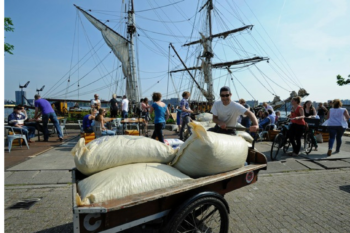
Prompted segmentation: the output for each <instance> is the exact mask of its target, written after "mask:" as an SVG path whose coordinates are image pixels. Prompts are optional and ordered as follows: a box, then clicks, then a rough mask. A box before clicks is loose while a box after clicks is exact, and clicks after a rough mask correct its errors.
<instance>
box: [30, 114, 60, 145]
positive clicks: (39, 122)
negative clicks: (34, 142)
mask: <svg viewBox="0 0 350 233" xmlns="http://www.w3.org/2000/svg"><path fill="white" fill-rule="evenodd" d="M62 119H64V117H57V120H58V121H60V120H62ZM29 121H32V120H29ZM50 121H51V120H50V118H49V122H50ZM35 122H36V123H37V124H38V125H40V126H41V127H43V126H42V125H41V123H42V119H41V118H40V120H39V121H35ZM36 129H37V131H38V142H40V130H39V127H37V128H36ZM50 134H51V133H50V132H49V135H50Z"/></svg>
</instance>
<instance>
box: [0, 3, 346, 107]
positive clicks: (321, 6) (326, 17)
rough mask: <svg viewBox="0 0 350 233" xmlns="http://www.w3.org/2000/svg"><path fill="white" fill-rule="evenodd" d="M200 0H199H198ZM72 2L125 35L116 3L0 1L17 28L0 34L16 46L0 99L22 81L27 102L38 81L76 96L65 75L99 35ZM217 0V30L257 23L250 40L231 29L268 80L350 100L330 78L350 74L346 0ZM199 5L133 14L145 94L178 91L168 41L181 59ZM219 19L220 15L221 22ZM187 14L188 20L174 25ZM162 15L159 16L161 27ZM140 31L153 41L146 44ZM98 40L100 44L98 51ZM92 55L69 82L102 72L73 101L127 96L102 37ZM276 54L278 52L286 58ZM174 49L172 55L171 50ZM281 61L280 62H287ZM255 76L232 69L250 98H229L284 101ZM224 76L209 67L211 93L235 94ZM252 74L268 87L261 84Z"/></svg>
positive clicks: (52, 93)
mask: <svg viewBox="0 0 350 233" xmlns="http://www.w3.org/2000/svg"><path fill="white" fill-rule="evenodd" d="M125 2H127V1H125ZM176 2H178V0H162V1H160V0H158V1H157V0H135V10H136V11H142V10H147V9H150V8H156V7H159V6H164V5H167V4H170V3H176ZM202 2H203V1H200V4H202ZM227 2H229V3H227ZM73 3H74V4H76V5H78V6H81V7H82V8H84V9H92V10H93V11H92V14H93V15H94V16H95V17H97V18H98V19H101V21H106V20H107V19H108V20H110V22H109V23H107V24H108V25H109V26H111V27H113V28H114V29H115V30H116V31H118V32H119V33H120V34H122V35H125V27H124V25H125V24H124V19H123V17H124V16H125V14H124V13H123V12H124V8H122V6H121V0H119V1H115V0H114V1H112V0H105V1H96V0H95V1H93V0H76V1H59V0H49V1H48V0H33V1H23V0H11V1H10V0H7V1H5V17H11V19H12V21H13V23H14V28H15V31H14V32H9V33H5V37H6V39H5V41H6V42H8V43H10V44H13V45H14V46H15V50H14V55H8V54H6V55H5V82H4V90H5V91H4V92H5V99H12V100H14V99H15V94H14V92H15V90H19V88H18V85H19V84H22V85H23V84H24V83H25V82H27V81H30V84H29V86H28V88H27V89H26V91H27V97H28V98H33V96H34V94H35V93H36V92H35V90H36V89H37V88H40V87H41V86H42V85H45V86H46V87H45V90H44V92H42V94H43V96H44V97H56V96H60V97H61V98H63V97H64V94H65V92H66V91H67V92H68V94H67V96H69V97H71V98H74V99H77V98H78V94H77V92H74V93H71V94H69V92H70V91H72V90H74V89H77V84H76V85H75V86H72V87H69V89H68V90H67V88H66V87H67V82H66V81H65V79H66V78H67V77H68V76H65V74H66V73H67V72H68V71H69V70H70V67H71V66H74V65H75V64H76V63H77V61H78V58H82V57H83V56H84V55H85V54H87V53H89V51H90V48H91V45H90V43H91V44H92V45H93V46H95V45H96V44H97V43H99V42H100V41H101V38H102V37H101V34H100V33H99V32H98V31H97V30H96V29H95V28H94V27H93V26H92V25H91V24H90V23H89V22H88V21H87V20H86V19H85V18H84V16H83V15H82V14H79V16H77V10H76V8H75V7H74V6H73ZM214 4H216V5H215V6H216V7H217V8H216V9H217V11H216V12H215V13H214V17H215V19H216V20H218V23H214V24H213V31H214V33H218V32H220V31H222V29H224V28H225V27H226V26H225V25H223V24H222V22H225V24H227V29H233V28H236V27H241V26H242V25H243V24H242V22H240V21H241V20H240V19H242V20H243V22H244V23H245V24H246V25H248V24H254V25H255V26H254V29H253V30H252V31H251V35H252V36H248V35H247V34H242V38H240V36H239V35H237V40H239V41H240V45H242V46H243V47H244V49H245V50H246V51H247V52H249V53H250V54H252V55H254V54H256V55H261V56H268V57H270V58H271V61H270V63H266V62H262V63H258V64H257V67H258V68H259V69H261V70H262V72H263V73H264V74H266V75H267V76H268V77H269V78H270V79H272V80H274V82H276V83H278V84H279V85H282V86H283V87H285V88H286V89H288V90H291V89H293V90H297V89H298V87H297V86H295V85H293V84H291V83H289V84H290V87H287V86H286V84H285V82H284V81H283V80H282V78H280V77H279V76H280V75H281V76H283V74H282V72H286V73H287V74H288V76H289V77H291V78H292V79H295V77H297V78H298V81H296V80H294V81H295V83H297V85H298V86H301V87H304V88H306V89H307V91H308V92H309V93H310V96H309V97H308V98H307V99H311V100H314V101H326V100H328V99H334V98H340V99H349V98H350V95H349V93H350V88H349V86H345V87H339V86H337V84H336V75H338V74H341V75H342V76H343V77H346V78H347V76H348V75H349V74H350V30H349V22H350V10H349V8H350V2H349V1H346V0H333V1H326V0H307V1H305V0H293V1H292V0H278V1H277V0H274V1H261V0H236V1H234V3H233V1H231V0H230V1H226V0H220V1H215V0H214ZM230 6H235V7H234V8H231V7H230ZM196 8H197V1H194V0H184V1H183V2H180V3H177V4H174V5H172V6H168V7H164V8H160V9H158V10H156V11H142V12H136V24H137V26H138V27H140V28H142V29H139V30H138V33H139V34H140V36H139V39H138V47H139V51H138V53H139V65H140V66H139V68H140V76H141V80H142V82H141V85H142V90H143V96H147V97H150V95H151V93H152V92H153V91H160V92H162V93H163V96H164V97H166V94H167V93H168V94H169V95H168V97H175V96H176V95H175V91H174V87H173V84H172V81H171V80H169V81H168V76H167V71H168V45H169V42H173V43H174V45H175V47H176V49H178V50H179V52H180V54H181V56H182V57H183V58H184V57H185V56H186V49H185V48H183V47H181V45H182V44H183V43H184V42H187V41H188V40H187V39H186V37H187V38H188V36H189V34H190V33H191V30H192V27H191V23H193V22H194V19H195V17H194V16H195V12H196ZM233 9H236V10H237V12H238V13H239V16H238V15H237V14H236V13H235V12H233ZM198 16H199V15H198ZM198 16H197V17H198ZM79 17H80V18H79ZM220 17H222V19H223V21H222V22H221V23H220V22H219V21H220ZM188 18H191V20H190V21H188V22H180V21H183V20H184V19H188ZM160 20H162V21H164V22H163V23H160V22H159V21H160ZM169 21H173V22H174V23H169ZM198 30H200V28H199V27H197V28H195V31H194V35H195V36H196V37H198ZM154 32H157V33H161V34H156V33H154ZM162 34H173V35H174V36H164V35H162ZM147 36H148V37H151V38H154V39H156V40H153V41H151V40H149V39H148V38H147ZM245 38H248V39H245ZM254 40H256V41H258V43H259V45H257V44H255V42H254ZM272 41H273V42H272ZM224 42H225V41H224V40H218V42H213V45H214V46H215V48H217V49H218V50H219V51H214V52H215V59H216V62H223V61H225V60H235V59H237V58H235V54H233V53H232V54H231V51H230V50H226V49H221V48H220V49H219V45H220V44H221V43H224ZM99 46H102V47H101V48H99V49H97V48H98V47H99ZM216 46H217V47H216ZM259 46H261V47H259ZM224 48H225V47H224ZM276 48H278V50H277V49H276ZM96 51H97V52H96V54H98V57H96V56H94V58H91V59H90V60H89V61H88V62H87V63H86V64H84V65H82V66H81V68H80V69H79V71H77V72H75V73H74V74H71V83H73V82H75V81H77V80H78V77H80V78H81V77H83V76H85V75H86V74H87V75H86V77H85V78H84V79H82V80H81V81H80V87H82V86H84V85H87V84H89V83H91V82H92V81H94V80H96V79H98V78H100V77H102V76H106V77H105V78H103V79H101V80H100V81H98V82H97V83H95V84H92V85H90V86H88V87H86V88H85V89H82V90H80V95H79V98H80V99H85V100H88V99H92V97H93V94H94V92H95V91H94V90H97V91H96V92H97V93H99V94H100V97H101V98H102V99H110V97H111V94H112V93H115V92H117V95H122V94H124V93H123V91H122V89H121V88H119V89H117V90H115V88H114V86H112V85H111V82H112V81H113V80H116V77H118V75H119V76H120V74H116V73H115V72H112V74H111V75H109V74H108V73H110V72H111V71H112V70H113V69H116V68H117V67H118V65H117V62H116V59H115V58H114V56H113V55H108V52H109V51H110V49H109V48H108V47H107V46H106V45H104V42H100V43H99V44H98V45H97V46H96ZM90 53H91V52H90ZM280 54H283V58H282V56H281V55H280ZM173 55H174V53H173V52H172V53H171V56H173ZM105 56H107V58H106V59H105V60H103V66H102V65H100V66H99V70H97V69H95V70H93V71H91V68H92V67H94V66H95V65H96V64H98V63H99V62H100V60H102V59H104V57H105ZM94 59H95V60H94ZM171 60H172V63H171V68H174V67H175V65H178V64H180V63H179V61H178V60H177V58H176V57H171ZM283 60H285V61H287V63H288V65H287V64H286V63H285V62H283ZM71 61H72V62H71ZM273 64H276V65H274V67H275V69H278V67H281V69H282V70H285V71H279V73H276V72H274V71H273V69H272V68H271V66H272V65H273ZM191 65H193V62H192V64H188V66H191ZM288 66H289V67H290V68H291V70H292V71H290V69H289V68H288ZM179 67H180V68H182V67H181V66H179ZM255 70H256V69H255ZM88 73H89V74H88ZM255 74H256V75H257V78H254V77H252V74H251V73H249V72H247V71H244V72H243V71H242V72H237V73H234V75H235V76H236V77H237V78H238V79H239V80H240V81H241V82H242V83H243V85H244V86H245V87H246V88H247V89H248V91H249V93H250V94H249V93H248V91H246V90H245V89H243V88H242V87H241V86H240V84H237V82H236V85H237V86H236V87H237V90H238V95H237V93H234V94H233V99H237V98H238V97H240V98H245V99H247V100H250V99H252V97H251V95H252V96H253V97H254V98H256V99H258V100H259V101H268V100H272V99H273V96H272V95H271V94H270V92H269V91H268V90H267V89H270V91H271V89H273V90H274V92H275V93H276V94H278V95H280V96H281V98H282V99H283V98H287V97H288V95H289V93H288V92H287V91H286V90H283V89H282V88H279V87H278V86H277V85H275V84H273V83H272V82H270V81H268V83H269V84H270V85H271V88H270V87H269V86H268V85H267V83H266V81H264V78H263V76H261V75H260V74H259V73H257V72H256V71H255ZM279 74H280V75H279ZM223 75H224V71H216V72H214V78H217V79H216V81H215V82H216V83H215V86H214V88H215V91H216V92H218V88H219V87H220V86H222V85H224V84H225V83H226V84H229V85H230V86H231V87H232V89H233V91H234V86H233V84H232V82H231V81H228V80H229V79H227V76H224V77H223V78H219V77H220V76H223ZM187 76H188V75H187ZM62 78H63V79H62ZM174 79H175V80H174V83H175V86H177V87H179V85H180V82H181V81H180V80H181V76H180V75H174ZM186 79H188V77H185V78H184V80H183V83H186V82H188V81H186ZM257 79H259V80H260V81H261V82H263V83H264V84H265V85H266V87H267V88H264V87H262V86H261V84H260V83H259V82H258V81H257ZM60 80H63V81H60ZM158 81H159V82H158ZM57 82H61V85H59V86H54V84H55V83H57ZM100 87H102V88H103V87H105V88H104V89H101V88H100ZM234 92H235V91H234ZM84 93H86V94H84Z"/></svg>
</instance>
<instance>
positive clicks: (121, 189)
mask: <svg viewBox="0 0 350 233" xmlns="http://www.w3.org/2000/svg"><path fill="white" fill-rule="evenodd" d="M190 179H191V178H190V177H188V176H186V175H185V174H183V173H181V172H180V171H178V170H177V169H175V168H173V167H171V166H168V165H165V164H159V163H138V164H128V165H124V166H120V167H115V168H110V169H108V170H105V171H102V172H99V173H97V174H94V175H92V176H89V177H87V178H86V179H84V180H82V181H80V182H79V183H78V188H79V193H80V196H79V195H78V196H77V197H76V200H77V204H78V205H79V206H81V205H89V204H91V203H98V202H104V201H108V200H112V199H119V198H123V197H126V196H129V195H133V194H139V193H143V192H147V191H152V190H155V189H160V188H168V187H170V186H173V185H180V184H182V183H183V182H185V181H188V180H190Z"/></svg>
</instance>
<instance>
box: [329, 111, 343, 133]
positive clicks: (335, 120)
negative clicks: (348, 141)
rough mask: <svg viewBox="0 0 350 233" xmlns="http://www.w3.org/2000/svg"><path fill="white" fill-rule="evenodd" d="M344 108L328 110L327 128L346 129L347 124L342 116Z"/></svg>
mask: <svg viewBox="0 0 350 233" xmlns="http://www.w3.org/2000/svg"><path fill="white" fill-rule="evenodd" d="M344 112H345V108H331V109H329V119H328V124H327V126H342V127H343V128H344V129H346V128H348V123H347V122H346V118H345V116H344Z"/></svg>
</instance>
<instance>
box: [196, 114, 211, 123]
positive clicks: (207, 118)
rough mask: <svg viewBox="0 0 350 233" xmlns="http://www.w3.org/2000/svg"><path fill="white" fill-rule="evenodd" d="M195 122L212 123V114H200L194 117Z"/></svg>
mask: <svg viewBox="0 0 350 233" xmlns="http://www.w3.org/2000/svg"><path fill="white" fill-rule="evenodd" d="M196 120H197V121H209V122H212V121H213V114H211V113H200V114H198V115H196Z"/></svg>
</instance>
